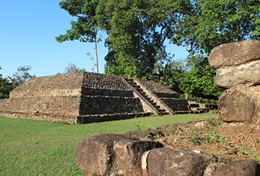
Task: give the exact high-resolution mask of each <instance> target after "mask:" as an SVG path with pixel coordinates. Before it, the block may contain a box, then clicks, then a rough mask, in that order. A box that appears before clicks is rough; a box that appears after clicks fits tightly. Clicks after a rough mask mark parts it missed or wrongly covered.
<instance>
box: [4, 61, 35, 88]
mask: <svg viewBox="0 0 260 176" xmlns="http://www.w3.org/2000/svg"><path fill="white" fill-rule="evenodd" d="M30 70H31V66H28V65H25V66H21V67H18V68H17V72H15V73H14V74H13V76H12V77H9V79H10V80H11V81H12V82H13V84H14V86H15V87H18V86H20V85H21V84H23V83H24V82H26V81H28V80H29V79H31V78H34V77H35V75H31V74H30V73H29V71H30Z"/></svg>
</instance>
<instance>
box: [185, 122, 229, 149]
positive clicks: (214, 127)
mask: <svg viewBox="0 0 260 176" xmlns="http://www.w3.org/2000/svg"><path fill="white" fill-rule="evenodd" d="M220 124H221V121H219V120H216V119H210V120H208V121H207V124H206V125H207V127H206V129H202V130H201V129H199V128H196V127H194V128H192V129H191V130H190V131H189V132H188V134H187V135H188V139H189V140H190V142H192V143H193V144H195V145H205V144H215V143H222V144H226V146H227V149H228V141H227V139H226V138H225V137H224V136H223V135H221V134H219V132H218V126H219V125H220Z"/></svg>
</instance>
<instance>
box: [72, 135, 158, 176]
mask: <svg viewBox="0 0 260 176" xmlns="http://www.w3.org/2000/svg"><path fill="white" fill-rule="evenodd" d="M156 147H163V145H162V144H161V143H158V142H152V141H141V140H139V139H137V138H131V137H128V136H126V135H120V134H101V135H97V136H92V137H89V138H86V139H84V140H82V141H81V142H79V143H78V145H77V147H76V163H77V165H78V166H79V167H80V168H81V169H82V170H84V172H85V176H93V175H95V176H104V175H117V176H120V175H121V176H142V175H143V173H142V172H143V171H142V166H141V165H142V164H141V158H142V155H143V153H144V152H145V151H148V150H150V149H153V148H156ZM144 172H146V171H144Z"/></svg>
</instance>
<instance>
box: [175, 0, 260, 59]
mask: <svg viewBox="0 0 260 176" xmlns="http://www.w3.org/2000/svg"><path fill="white" fill-rule="evenodd" d="M191 2H192V10H191V11H189V12H188V13H187V14H185V15H184V16H183V18H180V19H179V22H178V25H177V26H176V33H175V35H173V37H172V41H173V43H174V44H178V45H184V46H186V47H187V48H188V50H189V51H190V53H191V54H195V53H200V54H203V53H204V54H205V56H207V55H208V54H209V53H210V52H211V50H212V49H213V48H214V47H216V46H218V45H220V44H223V43H230V42H235V41H241V40H247V39H259V37H260V25H259V24H260V19H259V11H260V1H255V0H247V1H245V0H214V1H212V0H195V1H191Z"/></svg>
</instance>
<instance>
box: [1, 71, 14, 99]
mask: <svg viewBox="0 0 260 176" xmlns="http://www.w3.org/2000/svg"><path fill="white" fill-rule="evenodd" d="M1 69H2V68H1V67H0V70H1ZM13 89H14V85H13V84H12V82H10V81H9V79H7V78H3V77H2V75H1V74H0V99H3V98H8V97H9V93H10V91H11V90H13Z"/></svg>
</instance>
